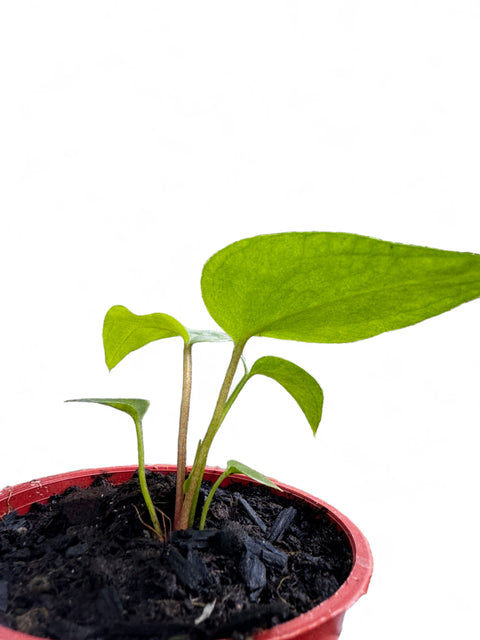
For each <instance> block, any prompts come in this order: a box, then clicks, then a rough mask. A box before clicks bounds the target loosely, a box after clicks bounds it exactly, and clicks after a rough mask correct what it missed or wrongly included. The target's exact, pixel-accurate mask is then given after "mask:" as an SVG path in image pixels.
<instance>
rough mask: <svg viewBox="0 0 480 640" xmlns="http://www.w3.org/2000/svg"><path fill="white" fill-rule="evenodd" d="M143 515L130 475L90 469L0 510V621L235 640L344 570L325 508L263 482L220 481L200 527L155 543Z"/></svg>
mask: <svg viewBox="0 0 480 640" xmlns="http://www.w3.org/2000/svg"><path fill="white" fill-rule="evenodd" d="M148 482H149V487H150V491H151V494H152V498H153V500H154V502H155V504H156V505H157V506H158V507H159V508H160V509H162V511H164V512H165V513H166V514H171V513H172V510H173V503H174V493H175V486H174V483H175V481H174V478H173V476H162V475H160V474H152V473H150V474H149V476H148ZM209 487H210V485H209V483H204V487H203V489H204V491H203V495H206V494H205V491H207V490H208V489H209ZM142 521H143V522H142ZM145 522H148V516H147V514H146V510H145V507H144V505H143V502H142V498H141V494H140V492H139V485H138V479H137V477H136V476H135V477H133V478H132V480H130V481H129V482H127V483H125V484H123V485H121V486H118V487H114V486H112V485H111V484H110V483H109V482H108V480H107V478H105V477H104V476H101V477H98V478H97V479H96V480H95V482H94V483H93V485H92V486H91V487H89V488H88V489H78V488H71V489H68V490H67V491H66V492H65V493H64V494H62V495H61V496H55V497H54V498H52V499H51V500H50V502H49V503H48V504H47V505H45V506H41V505H39V504H35V505H33V506H32V508H31V510H30V511H29V513H28V514H26V515H21V516H20V515H18V514H16V513H15V512H12V513H10V514H8V515H6V516H5V517H4V518H3V519H2V520H0V624H2V625H4V626H8V627H11V628H13V629H16V630H19V631H23V632H24V633H28V634H31V635H35V636H40V637H46V638H52V639H60V640H169V639H170V640H182V639H192V640H203V639H205V640H207V639H210V638H212V639H214V638H229V637H236V638H241V637H245V636H247V635H249V634H251V633H252V632H253V631H254V630H259V629H264V628H268V627H271V626H273V625H275V624H278V623H279V622H283V621H285V620H288V619H290V618H293V617H295V616H297V615H299V614H301V613H303V612H305V611H307V610H309V609H311V608H312V607H314V606H316V605H317V604H319V603H320V602H321V601H322V600H325V599H326V598H328V597H329V596H330V595H332V594H333V593H334V592H335V591H336V590H337V589H338V587H339V586H340V585H341V584H342V582H344V581H345V580H346V578H347V576H348V574H349V572H350V570H351V566H352V557H351V551H350V546H349V544H348V542H347V540H346V538H345V536H344V534H343V533H342V532H340V531H339V530H338V529H337V527H336V526H335V525H334V524H332V522H331V521H330V519H329V518H328V517H327V516H326V515H325V511H324V510H314V509H313V508H310V507H308V506H306V505H302V504H301V503H297V502H294V501H291V500H289V499H286V498H283V497H281V496H277V495H274V494H272V493H271V492H270V490H268V489H266V488H265V487H263V486H257V485H241V484H239V483H232V484H231V485H229V486H228V487H225V488H222V489H219V490H218V491H217V493H216V495H215V498H214V500H213V502H212V504H211V507H210V511H209V516H208V518H207V523H206V527H205V529H204V530H203V531H202V532H200V531H198V530H187V531H183V532H176V533H174V534H173V536H172V539H171V541H170V542H169V543H166V544H165V543H162V542H160V541H159V540H158V539H156V538H155V537H154V536H153V535H152V534H151V533H150V531H149V530H148V528H147V527H146V526H145V524H144V523H145Z"/></svg>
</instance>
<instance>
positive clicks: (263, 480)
mask: <svg viewBox="0 0 480 640" xmlns="http://www.w3.org/2000/svg"><path fill="white" fill-rule="evenodd" d="M234 473H241V474H242V475H244V476H247V478H250V479H251V480H254V481H255V482H258V483H259V484H264V485H265V486H267V487H270V488H271V489H276V490H277V491H282V489H280V487H279V486H278V485H276V484H275V482H273V480H270V478H267V476H264V475H263V473H260V472H259V471H255V469H252V468H251V467H247V465H246V464H242V463H241V462H238V460H229V461H228V462H227V468H226V469H225V471H224V472H223V473H222V474H221V475H220V476H218V478H217V480H216V481H215V483H214V484H213V486H212V488H211V489H210V492H209V494H208V496H207V499H206V500H205V504H204V505H203V509H202V515H201V517H200V526H199V529H203V528H204V526H205V520H206V518H207V513H208V510H209V508H210V504H211V502H212V498H213V496H214V495H215V491H216V490H217V489H218V487H219V486H220V485H221V484H222V482H223V481H224V480H225V478H228V476H231V475H233V474H234Z"/></svg>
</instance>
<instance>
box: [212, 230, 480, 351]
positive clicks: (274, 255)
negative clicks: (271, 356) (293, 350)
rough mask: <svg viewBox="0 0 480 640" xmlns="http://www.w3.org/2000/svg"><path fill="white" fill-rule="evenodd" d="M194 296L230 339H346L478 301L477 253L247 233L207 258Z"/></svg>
mask: <svg viewBox="0 0 480 640" xmlns="http://www.w3.org/2000/svg"><path fill="white" fill-rule="evenodd" d="M202 294H203V299H204V301H205V304H206V306H207V309H208V311H209V312H210V314H211V315H212V317H213V318H214V320H215V321H216V322H217V324H219V325H220V327H221V328H222V329H223V330H224V331H226V332H227V333H228V334H229V335H231V336H232V338H233V340H234V341H235V342H236V343H237V344H238V343H240V344H241V343H244V342H246V341H247V340H248V339H249V338H251V337H252V336H268V337H271V338H281V339H285V340H302V341H305V342H353V341H355V340H363V339H365V338H369V337H371V336H375V335H377V334H379V333H382V332H384V331H392V330H394V329H400V328H402V327H406V326H409V325H412V324H415V323H417V322H420V321H422V320H425V319H426V318H430V317H432V316H435V315H438V314H440V313H443V312H444V311H447V310H449V309H452V308H453V307H456V306H457V305H459V304H462V303H464V302H468V301H469V300H473V299H475V298H478V297H479V296H480V255H477V254H473V253H460V252H455V251H442V250H439V249H430V248H426V247H417V246H413V245H405V244H398V243H391V242H385V241H383V240H377V239H374V238H369V237H366V236H359V235H354V234H348V233H329V232H307V233H280V234H274V235H264V236H256V237H254V238H248V239H246V240H240V241H239V242H235V243H234V244H231V245H229V246H228V247H226V248H225V249H222V250H221V251H219V252H218V253H216V254H215V255H214V256H212V257H211V258H210V260H208V262H207V263H206V264H205V266H204V269H203V273H202Z"/></svg>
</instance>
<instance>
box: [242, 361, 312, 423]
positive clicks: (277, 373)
mask: <svg viewBox="0 0 480 640" xmlns="http://www.w3.org/2000/svg"><path fill="white" fill-rule="evenodd" d="M256 374H259V375H263V376H267V377H269V378H272V380H275V381H276V382H278V383H279V384H281V385H282V387H283V388H284V389H286V390H287V391H288V393H289V394H290V395H291V396H292V397H293V398H294V400H296V402H297V403H298V405H299V407H300V409H301V410H302V411H303V413H304V414H305V417H306V418H307V420H308V423H309V425H310V426H311V428H312V431H313V433H314V434H315V433H316V432H317V428H318V425H319V424H320V420H321V418H322V408H323V391H322V388H321V387H320V385H319V384H318V382H317V381H316V380H315V378H313V377H312V376H311V375H310V374H309V373H307V372H306V371H305V369H302V368H301V367H299V366H298V365H296V364H294V363H293V362H290V361H289V360H284V359H283V358H277V357H275V356H264V357H263V358H260V359H259V360H257V361H256V362H255V363H254V365H253V367H252V368H251V369H250V372H249V374H248V377H249V378H251V377H252V376H254V375H256Z"/></svg>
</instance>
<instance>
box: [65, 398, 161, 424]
mask: <svg viewBox="0 0 480 640" xmlns="http://www.w3.org/2000/svg"><path fill="white" fill-rule="evenodd" d="M65 402H93V403H95V404H104V405H106V406H107V407H113V408H114V409H118V410H119V411H124V412H125V413H128V415H129V416H131V417H132V418H133V419H134V420H135V421H137V420H138V421H140V422H141V421H142V419H143V416H144V415H145V414H146V412H147V409H148V407H149V406H150V402H149V401H148V400H142V399H141V398H79V399H76V400H66V401H65Z"/></svg>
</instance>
